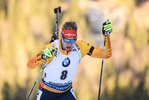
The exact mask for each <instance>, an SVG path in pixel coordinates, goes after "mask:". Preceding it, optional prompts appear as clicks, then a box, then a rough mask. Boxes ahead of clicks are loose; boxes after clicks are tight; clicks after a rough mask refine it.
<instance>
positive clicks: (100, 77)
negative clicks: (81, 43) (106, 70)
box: [98, 34, 107, 100]
mask: <svg viewBox="0 0 149 100" xmlns="http://www.w3.org/2000/svg"><path fill="white" fill-rule="evenodd" d="M106 38H107V34H105V38H104V48H103V56H102V63H101V73H100V83H99V94H98V100H100V91H101V82H102V72H103V64H104V55H105V46H106Z"/></svg>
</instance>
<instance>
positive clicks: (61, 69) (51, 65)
mask: <svg viewBox="0 0 149 100" xmlns="http://www.w3.org/2000/svg"><path fill="white" fill-rule="evenodd" d="M77 28H78V26H77V23H76V22H75V21H66V22H65V23H64V24H63V26H62V31H61V34H60V39H58V40H55V41H54V42H52V43H49V44H47V45H46V46H45V47H44V48H43V49H42V50H41V52H40V53H38V54H37V55H36V56H35V57H33V58H31V59H30V60H29V61H28V63H27V67H28V68H30V69H34V68H36V67H37V66H38V65H40V64H43V63H44V61H45V59H47V62H46V67H45V69H44V72H43V77H42V80H41V83H40V86H39V88H38V93H37V100H76V96H75V94H74V91H73V88H72V82H73V79H74V76H75V74H76V71H77V68H78V64H79V62H80V60H81V59H82V58H83V57H84V56H85V55H88V56H91V57H94V58H102V55H103V48H97V47H94V46H92V45H90V44H89V43H87V42H84V41H82V40H77V35H78V34H77ZM107 31H111V32H112V27H111V23H110V22H109V21H107V22H105V23H104V24H103V28H102V33H103V35H105V34H106V32H107ZM111 55H112V52H111V43H110V35H108V36H107V41H106V48H105V56H104V58H105V59H107V58H109V57H111Z"/></svg>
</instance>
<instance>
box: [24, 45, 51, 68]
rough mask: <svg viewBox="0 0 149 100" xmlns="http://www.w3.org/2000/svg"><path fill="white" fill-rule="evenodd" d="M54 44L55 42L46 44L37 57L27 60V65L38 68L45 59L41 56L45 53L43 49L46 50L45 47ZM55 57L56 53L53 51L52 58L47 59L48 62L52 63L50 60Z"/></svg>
mask: <svg viewBox="0 0 149 100" xmlns="http://www.w3.org/2000/svg"><path fill="white" fill-rule="evenodd" d="M53 44H54V43H50V44H48V45H46V46H45V47H44V48H43V49H42V50H41V52H40V53H38V54H37V55H36V56H35V57H33V58H31V59H30V60H29V61H28V62H27V67H28V68H30V69H34V68H36V67H37V66H38V65H40V64H43V63H44V61H45V60H44V59H42V58H41V56H42V54H43V53H42V52H43V50H44V49H45V48H47V47H51V46H52V45H53ZM53 57H54V53H53V56H52V57H50V58H49V59H48V60H47V62H46V64H48V63H50V62H51V61H52V59H53Z"/></svg>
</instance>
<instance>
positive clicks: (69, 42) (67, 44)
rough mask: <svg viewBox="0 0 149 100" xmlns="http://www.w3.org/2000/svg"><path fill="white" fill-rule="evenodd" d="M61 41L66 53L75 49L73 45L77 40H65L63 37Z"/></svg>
mask: <svg viewBox="0 0 149 100" xmlns="http://www.w3.org/2000/svg"><path fill="white" fill-rule="evenodd" d="M61 39H62V45H63V47H64V49H65V50H66V51H70V50H71V49H72V48H73V44H74V43H75V41H76V39H73V38H67V39H65V38H63V37H61Z"/></svg>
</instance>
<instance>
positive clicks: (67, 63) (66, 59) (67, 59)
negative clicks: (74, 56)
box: [62, 57, 70, 67]
mask: <svg viewBox="0 0 149 100" xmlns="http://www.w3.org/2000/svg"><path fill="white" fill-rule="evenodd" d="M62 65H63V67H67V66H69V65H70V59H69V58H68V57H67V58H65V59H64V60H63V62H62Z"/></svg>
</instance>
